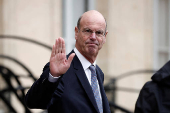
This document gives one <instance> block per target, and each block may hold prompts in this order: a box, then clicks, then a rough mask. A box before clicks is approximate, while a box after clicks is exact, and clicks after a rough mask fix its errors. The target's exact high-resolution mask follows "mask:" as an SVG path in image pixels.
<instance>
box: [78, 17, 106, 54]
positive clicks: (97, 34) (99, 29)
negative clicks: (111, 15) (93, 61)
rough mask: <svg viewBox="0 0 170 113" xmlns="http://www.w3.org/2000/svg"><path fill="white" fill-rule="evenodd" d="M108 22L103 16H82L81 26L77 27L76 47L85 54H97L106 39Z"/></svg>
mask: <svg viewBox="0 0 170 113" xmlns="http://www.w3.org/2000/svg"><path fill="white" fill-rule="evenodd" d="M105 29H106V23H105V20H104V19H103V18H101V19H100V18H97V17H90V18H89V17H87V18H86V17H82V20H81V22H80V28H79V29H78V28H77V27H76V28H75V39H76V48H77V49H78V50H79V51H80V53H81V54H83V56H85V57H88V56H92V57H93V56H95V57H96V56H97V54H98V51H99V50H100V49H101V48H102V46H103V44H104V43H105V41H106V35H107V32H105Z"/></svg>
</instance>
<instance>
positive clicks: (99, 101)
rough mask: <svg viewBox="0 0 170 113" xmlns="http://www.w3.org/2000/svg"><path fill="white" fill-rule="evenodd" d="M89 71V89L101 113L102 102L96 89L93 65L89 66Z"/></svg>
mask: <svg viewBox="0 0 170 113" xmlns="http://www.w3.org/2000/svg"><path fill="white" fill-rule="evenodd" d="M89 69H90V71H91V87H92V90H93V93H94V97H95V99H96V103H97V106H98V109H99V111H100V113H103V106H102V100H101V98H100V93H99V88H98V83H97V75H96V69H95V67H94V66H93V65H91V66H90V67H89Z"/></svg>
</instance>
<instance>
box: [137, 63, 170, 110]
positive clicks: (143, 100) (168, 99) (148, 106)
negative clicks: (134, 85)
mask: <svg viewBox="0 0 170 113" xmlns="http://www.w3.org/2000/svg"><path fill="white" fill-rule="evenodd" d="M151 79H152V81H149V82H147V83H145V85H144V86H143V88H142V89H141V91H140V94H139V97H138V99H137V102H136V106H135V113H170V61H168V62H167V63H166V64H165V65H164V66H163V67H162V68H161V69H160V70H158V71H157V72H156V73H155V74H154V75H153V76H152V78H151Z"/></svg>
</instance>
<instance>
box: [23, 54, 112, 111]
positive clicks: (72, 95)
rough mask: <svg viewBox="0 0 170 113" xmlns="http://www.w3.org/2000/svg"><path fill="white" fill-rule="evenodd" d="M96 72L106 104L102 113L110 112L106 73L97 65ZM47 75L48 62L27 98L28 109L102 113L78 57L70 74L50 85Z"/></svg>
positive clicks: (68, 72) (104, 103)
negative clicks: (105, 79) (104, 84)
mask: <svg viewBox="0 0 170 113" xmlns="http://www.w3.org/2000/svg"><path fill="white" fill-rule="evenodd" d="M96 72H97V78H98V81H99V86H100V91H101V96H102V101H103V113H110V108H109V103H108V100H107V97H106V94H105V91H104V88H103V80H104V74H103V72H102V71H101V70H100V68H99V67H98V66H96ZM48 76H49V63H48V64H47V65H46V66H45V67H44V69H43V73H42V75H41V77H40V78H39V79H38V80H37V81H36V82H35V83H34V84H33V85H32V87H31V88H30V90H29V91H28V93H27V95H26V104H27V106H28V107H29V108H39V109H48V112H49V113H99V110H98V108H97V104H96V101H95V98H94V94H93V91H92V88H91V86H90V84H89V81H88V79H87V77H86V75H85V72H84V70H83V67H82V65H81V63H80V61H79V59H78V57H77V56H76V55H75V57H74V58H73V61H72V63H71V65H70V68H69V69H68V71H67V72H66V73H65V74H64V75H62V76H61V77H60V78H59V80H58V81H57V82H56V83H50V82H49V81H48Z"/></svg>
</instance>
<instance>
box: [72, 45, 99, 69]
mask: <svg viewBox="0 0 170 113" xmlns="http://www.w3.org/2000/svg"><path fill="white" fill-rule="evenodd" d="M74 52H75V53H76V55H77V57H78V59H79V60H80V62H81V64H82V66H83V69H84V70H86V69H88V68H89V66H91V65H94V66H95V67H96V60H95V61H94V63H93V64H91V63H90V62H89V61H88V60H87V59H86V58H85V57H84V56H83V55H82V54H81V53H80V52H79V51H78V50H77V48H74Z"/></svg>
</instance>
